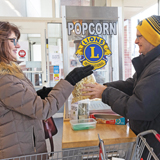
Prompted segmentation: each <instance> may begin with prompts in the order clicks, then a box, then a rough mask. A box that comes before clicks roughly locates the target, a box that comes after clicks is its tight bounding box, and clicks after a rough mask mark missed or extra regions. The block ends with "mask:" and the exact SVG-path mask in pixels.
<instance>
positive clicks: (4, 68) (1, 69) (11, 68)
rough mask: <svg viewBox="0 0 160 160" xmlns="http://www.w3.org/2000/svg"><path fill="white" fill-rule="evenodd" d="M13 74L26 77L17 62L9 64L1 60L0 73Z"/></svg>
mask: <svg viewBox="0 0 160 160" xmlns="http://www.w3.org/2000/svg"><path fill="white" fill-rule="evenodd" d="M8 74H9V75H13V76H15V77H17V78H19V79H25V76H24V74H23V72H22V71H21V69H20V67H19V66H18V64H17V63H15V62H10V63H9V64H7V63H5V62H0V75H8Z"/></svg>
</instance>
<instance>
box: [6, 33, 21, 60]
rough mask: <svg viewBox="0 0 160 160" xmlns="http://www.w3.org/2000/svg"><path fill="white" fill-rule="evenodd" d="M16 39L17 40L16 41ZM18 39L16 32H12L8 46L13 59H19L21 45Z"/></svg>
mask: <svg viewBox="0 0 160 160" xmlns="http://www.w3.org/2000/svg"><path fill="white" fill-rule="evenodd" d="M14 39H15V40H14ZM16 41H17V37H16V35H15V33H14V32H11V34H10V36H9V37H8V45H9V52H10V54H11V56H12V57H13V59H17V49H18V48H20V45H19V43H18V42H17V43H16Z"/></svg>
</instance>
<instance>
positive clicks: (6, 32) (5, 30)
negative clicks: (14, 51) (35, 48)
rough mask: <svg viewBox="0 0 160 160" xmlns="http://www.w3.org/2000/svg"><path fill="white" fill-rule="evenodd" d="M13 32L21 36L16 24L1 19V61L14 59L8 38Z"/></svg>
mask: <svg viewBox="0 0 160 160" xmlns="http://www.w3.org/2000/svg"><path fill="white" fill-rule="evenodd" d="M11 32H14V33H15V35H16V37H17V39H19V38H20V31H19V29H18V27H17V26H16V25H14V24H11V23H9V22H3V21H0V62H5V63H9V62H10V61H12V60H13V59H14V58H13V57H12V56H11V54H10V51H9V44H8V40H7V38H8V37H9V36H10V34H11Z"/></svg>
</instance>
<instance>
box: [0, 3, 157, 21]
mask: <svg viewBox="0 0 160 160" xmlns="http://www.w3.org/2000/svg"><path fill="white" fill-rule="evenodd" d="M6 1H9V2H10V3H12V4H13V6H14V8H15V9H16V11H18V12H19V13H20V15H21V16H22V17H23V16H24V17H25V16H26V4H28V5H30V6H31V5H34V8H33V7H32V8H31V7H30V8H31V10H30V12H31V11H32V12H33V11H34V13H35V10H37V8H38V5H37V4H36V3H38V2H39V3H44V2H45V0H36V1H34V3H35V4H33V1H32V0H0V16H10V15H11V16H17V15H16V12H15V10H14V11H13V9H11V8H10V7H9V6H8V4H7V3H6ZM47 1H48V2H50V3H51V1H52V0H50V1H49V0H47ZM53 1H54V0H53ZM64 1H65V3H66V5H73V4H74V5H77V4H80V5H88V4H89V3H88V2H90V4H91V5H93V6H106V3H107V6H113V7H117V6H118V7H122V6H124V10H123V12H124V19H130V18H131V17H133V16H135V15H137V14H138V13H140V12H142V11H144V10H145V9H147V8H149V7H150V6H152V5H154V4H156V3H157V2H158V0H90V1H89V0H60V2H61V4H63V3H64ZM73 2H74V3H73ZM45 5H46V7H47V8H48V6H47V4H46V3H45ZM43 7H45V6H44V5H43ZM41 9H42V8H41ZM43 10H44V9H43ZM157 10H158V5H157ZM47 12H49V10H47ZM45 13H46V12H45Z"/></svg>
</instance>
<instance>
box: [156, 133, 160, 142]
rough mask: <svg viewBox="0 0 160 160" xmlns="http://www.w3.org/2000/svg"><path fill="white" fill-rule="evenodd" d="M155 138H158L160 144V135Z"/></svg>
mask: <svg viewBox="0 0 160 160" xmlns="http://www.w3.org/2000/svg"><path fill="white" fill-rule="evenodd" d="M155 137H156V138H157V140H158V141H159V142H160V134H156V135H155Z"/></svg>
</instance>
